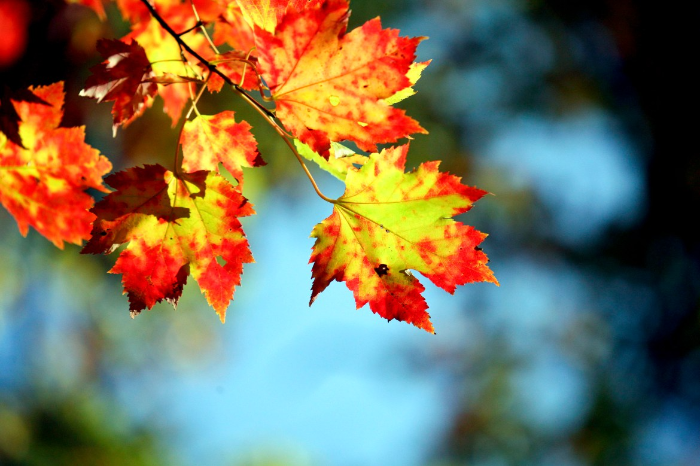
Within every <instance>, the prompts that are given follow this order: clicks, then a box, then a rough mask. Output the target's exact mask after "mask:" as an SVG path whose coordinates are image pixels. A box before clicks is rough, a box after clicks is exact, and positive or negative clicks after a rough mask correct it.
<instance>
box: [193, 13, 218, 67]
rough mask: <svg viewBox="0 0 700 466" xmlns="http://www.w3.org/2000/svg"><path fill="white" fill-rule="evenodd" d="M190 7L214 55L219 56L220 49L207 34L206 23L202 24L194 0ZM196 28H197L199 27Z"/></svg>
mask: <svg viewBox="0 0 700 466" xmlns="http://www.w3.org/2000/svg"><path fill="white" fill-rule="evenodd" d="M190 5H192V11H193V12H194V17H195V19H196V20H197V26H198V27H200V28H202V34H204V37H206V38H207V41H208V42H209V45H210V46H211V48H212V49H213V50H214V53H216V54H217V55H218V54H219V49H217V48H216V45H214V41H212V40H211V37H209V33H208V32H207V28H205V27H204V23H203V22H202V20H201V18H200V17H199V12H198V11H197V7H196V6H194V0H190ZM197 26H195V27H197Z"/></svg>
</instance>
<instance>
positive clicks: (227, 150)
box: [180, 110, 265, 185]
mask: <svg viewBox="0 0 700 466" xmlns="http://www.w3.org/2000/svg"><path fill="white" fill-rule="evenodd" d="M250 129H251V126H250V125H249V124H248V123H246V122H245V121H242V122H240V123H236V120H235V119H234V113H233V112H232V111H228V110H227V111H224V112H221V113H218V114H216V115H213V116H211V115H198V116H197V117H196V118H195V119H194V120H191V121H188V122H186V123H185V127H184V129H183V130H182V137H181V139H180V143H181V144H182V153H183V159H182V169H183V170H185V171H188V172H193V171H197V170H217V169H218V163H219V162H221V163H223V164H224V167H226V170H228V171H229V172H230V173H231V175H233V176H234V178H236V179H237V180H238V182H239V184H241V185H242V184H243V170H242V167H260V166H263V165H265V161H264V160H263V159H262V157H260V153H259V152H258V143H257V142H256V141H255V137H253V134H252V133H251V132H250Z"/></svg>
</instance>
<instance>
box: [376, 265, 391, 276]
mask: <svg viewBox="0 0 700 466" xmlns="http://www.w3.org/2000/svg"><path fill="white" fill-rule="evenodd" d="M374 271H375V272H377V275H379V276H380V277H383V276H384V275H386V274H388V273H389V267H388V266H387V265H386V264H379V267H375V268H374Z"/></svg>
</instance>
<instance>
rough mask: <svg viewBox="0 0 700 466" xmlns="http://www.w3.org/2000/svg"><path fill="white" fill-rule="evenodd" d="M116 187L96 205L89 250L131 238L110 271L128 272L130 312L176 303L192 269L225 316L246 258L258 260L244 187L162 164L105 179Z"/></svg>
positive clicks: (125, 274)
mask: <svg viewBox="0 0 700 466" xmlns="http://www.w3.org/2000/svg"><path fill="white" fill-rule="evenodd" d="M105 181H106V182H107V184H109V185H110V186H112V187H113V188H114V189H116V191H115V192H113V193H111V194H109V195H108V196H106V197H105V198H104V199H103V200H102V201H100V202H99V203H98V204H97V205H96V206H95V207H94V208H93V209H92V211H93V213H94V214H95V215H97V220H95V222H94V227H93V229H92V238H91V239H90V241H89V242H88V243H87V245H86V246H85V248H84V249H83V251H82V252H83V253H90V254H99V253H104V254H109V253H110V252H112V251H114V250H115V249H116V248H117V247H118V246H119V245H121V244H124V243H129V244H128V246H127V247H126V249H124V250H123V251H122V253H121V254H120V255H119V258H118V259H117V262H116V264H115V265H114V267H113V268H112V270H110V273H119V274H122V283H123V285H124V292H125V293H126V294H128V296H129V302H130V309H131V312H132V316H134V315H136V314H138V313H140V312H141V311H142V310H143V309H151V308H152V307H153V306H154V305H155V304H156V303H157V302H160V301H162V300H166V301H168V302H170V303H172V304H173V305H176V304H177V301H178V299H179V298H180V295H181V294H182V288H183V286H184V285H185V282H186V281H187V276H188V275H189V274H190V273H191V274H192V276H193V277H194V279H195V280H196V281H197V283H198V284H199V287H200V289H201V290H202V292H203V293H204V295H205V297H206V298H207V301H208V302H209V304H210V305H211V306H212V307H214V309H215V310H216V312H217V313H218V314H219V317H220V318H221V321H222V322H223V321H224V319H225V317H226V308H227V307H228V305H229V303H230V301H231V299H233V294H234V291H235V287H236V286H238V285H240V277H241V273H242V272H243V264H244V263H248V262H253V256H252V255H251V253H250V249H249V247H248V240H247V239H246V237H245V235H244V233H243V229H242V227H241V223H240V221H239V220H238V218H239V217H243V216H247V215H253V214H254V213H255V212H254V211H253V208H252V206H251V205H250V204H249V203H248V201H247V199H246V198H244V197H243V195H242V194H241V193H240V190H239V189H238V188H235V187H233V186H232V185H231V184H229V183H228V182H227V181H226V180H225V179H223V178H222V177H221V176H219V175H217V174H215V173H212V172H206V171H199V172H196V173H189V174H183V175H180V176H179V177H176V176H175V175H174V174H173V173H172V172H170V171H168V170H166V169H165V168H163V167H161V166H160V165H146V166H145V167H144V168H130V169H128V170H125V171H122V172H119V173H115V174H114V175H111V176H109V177H108V178H107V179H106V180H105Z"/></svg>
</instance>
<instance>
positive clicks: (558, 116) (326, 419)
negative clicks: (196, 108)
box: [0, 0, 700, 466]
mask: <svg viewBox="0 0 700 466" xmlns="http://www.w3.org/2000/svg"><path fill="white" fill-rule="evenodd" d="M691 4H692V2H688V3H687V5H683V6H682V5H681V3H680V2H671V4H668V5H666V4H658V2H657V3H653V2H635V1H632V0H590V1H583V0H578V1H576V0H573V1H572V0H566V1H564V0H433V1H430V2H428V1H427V0H422V1H421V0H387V1H383V2H381V3H377V2H371V1H368V0H365V1H363V0H352V9H353V16H352V18H351V21H350V23H351V27H356V26H358V25H360V24H362V22H364V21H366V20H367V19H370V18H372V17H374V16H377V15H381V17H382V20H383V24H384V25H385V26H386V27H392V28H399V29H400V30H401V31H402V33H403V34H404V35H410V36H429V37H430V39H429V40H427V41H424V42H423V43H422V44H421V46H420V48H419V58H420V59H421V60H426V59H432V60H433V62H432V64H431V66H430V67H429V68H428V70H427V71H426V72H425V73H424V77H423V79H422V80H421V81H420V82H419V84H418V86H417V90H418V94H417V95H416V96H414V97H412V98H411V99H409V100H407V101H405V102H404V103H402V104H401V105H403V107H404V108H407V109H408V112H409V114H410V115H411V116H413V117H414V118H416V119H417V120H419V121H420V122H421V124H422V125H423V126H424V127H425V128H427V129H428V130H429V131H430V135H428V136H417V137H416V138H415V140H414V141H413V142H412V147H411V153H410V154H409V157H410V159H409V164H411V165H413V166H415V165H417V164H419V163H420V162H422V161H425V160H433V159H439V160H442V161H443V164H442V167H443V169H445V170H448V171H450V172H451V173H454V174H457V175H459V176H462V177H463V180H464V182H465V183H467V184H470V185H476V186H478V187H480V188H482V189H486V190H488V191H489V192H491V193H494V195H493V196H487V197H485V198H484V199H482V200H481V201H479V202H478V203H477V205H476V207H475V208H474V209H473V210H472V211H470V212H469V213H468V214H466V215H465V216H464V217H463V218H461V220H462V221H464V222H466V223H469V224H471V225H474V226H475V227H477V228H478V229H480V230H482V231H485V232H487V233H489V234H490V236H489V238H488V239H487V240H486V241H485V243H484V245H483V246H484V249H485V251H486V252H487V253H488V255H489V257H490V258H491V264H490V265H491V267H492V269H493V270H494V272H495V274H496V276H497V278H498V279H499V281H500V283H501V286H500V288H497V287H495V286H493V285H488V284H476V285H469V286H465V287H462V288H461V289H459V290H458V291H457V293H456V294H455V295H454V296H449V295H447V294H445V293H444V292H442V291H441V290H436V289H435V288H434V287H432V286H431V285H429V284H428V291H427V299H428V303H429V304H430V306H431V315H432V317H433V322H434V324H435V328H436V329H437V335H435V336H433V335H429V334H427V333H425V332H422V331H420V330H417V329H415V328H413V327H411V326H409V325H406V324H403V323H398V322H391V323H388V324H387V323H386V322H385V321H383V320H381V319H379V318H378V317H377V316H374V315H373V314H372V313H371V312H370V311H369V310H368V309H362V310H357V311H356V310H355V309H354V303H353V300H352V297H351V293H350V292H349V291H348V290H347V289H346V288H345V287H344V286H343V285H342V284H334V285H331V286H330V287H329V289H328V290H327V291H326V292H325V293H324V294H323V295H321V296H320V297H319V299H318V300H317V302H316V303H314V305H313V307H311V308H309V307H308V305H307V303H308V298H309V293H310V292H309V288H310V285H311V280H310V266H309V265H308V264H307V262H308V257H309V253H310V248H311V246H312V244H313V242H312V240H311V239H310V238H309V237H308V235H309V233H310V231H311V229H312V227H313V225H314V224H315V223H317V222H319V221H321V220H322V219H323V218H325V217H326V216H327V215H329V213H330V211H331V208H330V206H329V205H327V204H326V203H324V202H323V201H321V200H320V199H319V198H317V197H316V196H315V194H314V192H313V190H312V189H311V187H310V185H309V184H308V181H307V180H306V179H305V178H304V177H303V174H302V172H301V170H299V168H298V166H297V165H296V161H295V160H294V158H293V157H292V154H291V153H289V152H288V151H287V150H286V149H285V147H284V146H283V145H282V144H281V143H280V141H279V140H278V138H276V137H275V135H274V133H273V132H272V131H271V130H269V129H268V128H266V127H265V124H264V122H263V121H262V119H261V118H260V117H258V116H257V115H256V114H254V113H252V112H251V111H249V110H248V108H246V107H245V105H243V104H242V102H240V101H237V100H235V99H234V98H233V97H232V96H230V97H222V98H219V99H217V100H213V99H211V100H208V101H205V102H204V104H203V109H204V110H205V111H208V112H214V111H218V110H221V109H224V108H232V109H235V110H236V112H237V113H238V116H239V117H241V118H245V119H248V121H250V122H251V124H252V125H253V126H254V131H255V134H256V137H257V139H258V141H259V143H260V148H261V152H262V154H263V156H264V157H265V159H266V160H267V162H268V164H269V165H268V166H267V167H265V168H264V169H255V170H252V171H248V172H247V173H246V177H247V178H246V180H247V182H246V195H247V197H249V198H250V199H251V201H252V202H253V203H254V204H255V206H256V209H257V211H258V215H256V216H255V217H252V218H246V219H243V220H244V228H245V230H246V232H247V234H248V237H249V240H250V243H251V247H252V250H253V253H254V255H255V258H256V260H257V263H255V264H250V265H246V267H245V273H244V276H243V285H242V286H241V287H240V288H239V289H238V290H237V292H236V298H235V301H234V302H233V303H232V305H231V307H230V308H229V311H228V319H227V323H226V324H225V325H221V324H220V323H219V321H218V318H217V317H216V315H215V313H214V311H213V310H212V309H211V308H209V307H208V306H207V305H206V303H205V301H204V299H203V298H202V296H201V294H200V292H199V291H198V289H197V287H196V284H193V283H192V281H191V283H189V284H188V286H187V287H186V289H185V292H184V296H183V298H182V300H181V302H180V305H179V306H178V308H177V310H173V309H172V308H171V307H169V306H166V305H163V306H157V307H156V308H155V309H153V310H152V311H150V312H145V313H143V314H142V315H140V316H139V317H138V318H136V319H135V320H131V319H130V318H129V313H128V303H127V300H126V297H125V296H122V295H121V287H120V283H119V277H118V276H113V275H108V274H106V271H107V270H108V269H109V268H110V267H111V265H112V264H113V262H114V260H115V257H88V256H82V255H79V254H78V252H79V248H77V247H67V248H66V249H65V250H64V251H60V250H58V249H56V248H55V247H53V246H52V245H51V244H50V243H49V242H47V241H46V240H44V239H43V238H41V237H40V236H39V235H37V234H36V233H35V232H34V231H32V232H30V234H29V236H28V237H27V238H26V239H24V238H22V237H21V236H20V235H19V233H18V231H17V227H16V224H15V222H14V220H13V219H12V218H11V217H10V216H9V215H8V214H7V212H6V211H4V210H0V464H1V465H64V464H65V465H68V464H70V465H125V464H129V465H194V464H197V465H231V466H238V465H251V466H263V465H276V466H311V465H338V466H345V465H348V466H349V465H369V466H372V465H400V466H411V465H435V466H438V465H440V466H448V465H449V466H452V465H470V466H471V465H480V466H481V465H483V466H500V465H553V466H554V465H556V466H560V465H563V466H565V465H572V466H573V465H649V466H656V465H658V466H670V465H678V466H681V465H683V466H687V465H700V308H699V301H698V298H699V296H700V269H699V265H700V241H699V238H700V235H699V234H700V229H699V228H698V223H697V221H696V216H697V213H698V212H699V211H700V209H699V207H700V205H699V204H700V202H699V201H700V196H699V194H700V191H699V187H700V184H699V183H698V181H699V179H700V158H699V157H698V149H697V147H698V145H697V143H696V142H695V141H694V137H693V136H694V135H695V134H696V131H697V123H698V118H697V115H696V104H697V102H698V87H697V85H696V82H695V81H696V76H695V75H694V74H693V73H691V71H690V68H691V64H692V62H693V61H694V57H696V56H697V47H696V45H697V25H698V21H699V20H700V14H699V12H700V9H699V8H698V7H697V6H696V5H695V4H692V6H691ZM108 16H109V20H108V21H107V22H106V23H102V22H100V21H99V20H98V18H97V16H96V15H95V14H94V13H93V12H92V11H91V10H89V9H86V8H84V7H81V6H78V5H66V4H64V3H63V2H62V1H59V0H36V1H34V0H32V1H26V0H0V25H2V33H1V34H3V37H2V38H1V39H0V83H1V84H5V85H8V86H9V87H10V88H13V89H14V88H18V87H26V86H27V85H29V84H34V85H40V84H48V83H51V82H55V81H58V80H64V81H66V86H67V91H68V97H67V102H66V115H65V118H64V124H65V125H67V126H75V125H83V124H87V125H88V127H87V134H88V142H89V143H90V144H92V145H94V146H95V147H97V148H99V149H100V150H101V151H102V152H103V153H104V154H105V155H107V156H108V157H109V158H110V159H111V160H112V162H113V163H114V166H115V170H119V169H123V168H126V167H128V166H133V165H137V164H143V163H156V162H159V163H163V164H166V165H169V164H170V163H171V158H172V153H173V149H174V144H175V137H176V133H175V130H173V129H172V128H171V127H170V121H169V120H168V119H167V117H165V116H164V115H163V114H162V111H161V110H162V106H161V104H160V103H156V105H154V107H153V109H151V110H150V111H149V112H147V114H146V116H144V117H142V118H141V119H140V120H138V121H136V122H135V123H134V124H132V125H131V126H130V127H129V128H127V129H126V130H123V131H122V130H120V131H119V134H118V135H117V137H116V138H115V139H112V137H111V120H110V114H109V111H110V107H111V106H110V105H109V104H102V105H97V104H95V102H94V101H92V100H88V99H83V98H80V97H78V91H79V90H80V89H81V88H82V86H83V83H84V82H85V79H86V77H87V76H88V74H89V72H88V67H89V66H90V65H93V64H95V63H97V62H98V61H99V57H98V56H97V55H96V53H95V41H96V40H97V39H98V38H99V37H103V36H107V37H121V35H123V34H124V33H125V32H126V28H127V26H126V25H125V24H124V23H123V22H121V20H120V18H119V14H118V12H117V10H116V9H115V8H113V7H109V8H108ZM17 31H19V32H17ZM13 34H14V35H13ZM12 41H16V42H12ZM17 43H18V44H19V45H17ZM13 44H14V45H13ZM8 50H9V52H8ZM15 50H20V52H17V53H15V52H13V51H15ZM314 173H316V175H317V180H318V181H319V183H320V184H321V187H322V189H323V190H324V191H326V192H327V194H331V195H336V196H337V195H340V194H341V193H342V186H341V185H340V184H338V183H336V182H335V180H334V179H330V177H327V176H325V175H324V174H323V173H321V172H314Z"/></svg>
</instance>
